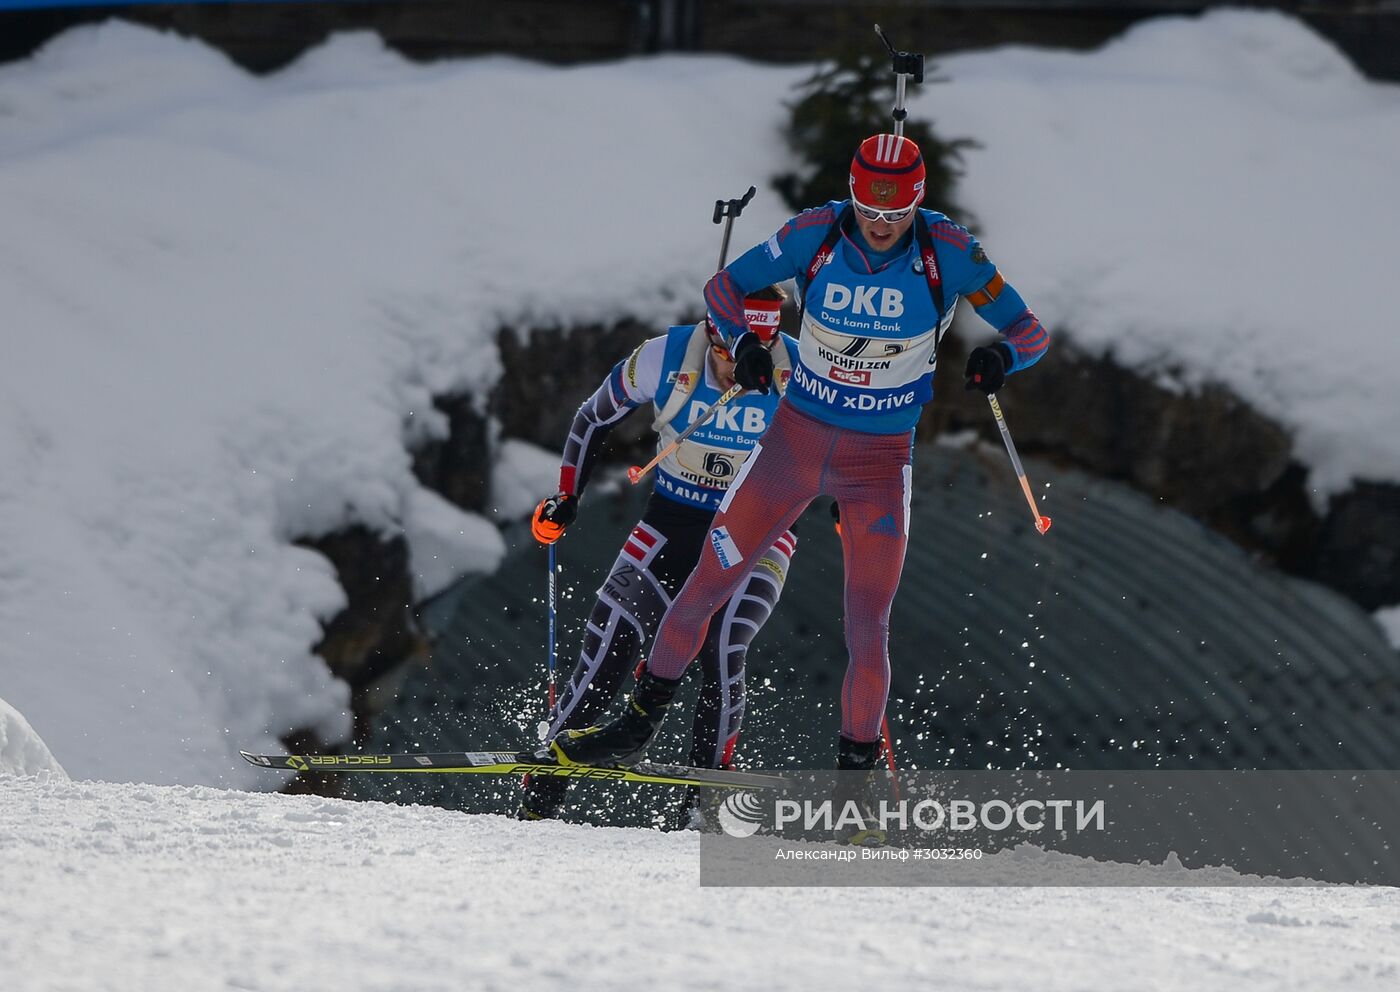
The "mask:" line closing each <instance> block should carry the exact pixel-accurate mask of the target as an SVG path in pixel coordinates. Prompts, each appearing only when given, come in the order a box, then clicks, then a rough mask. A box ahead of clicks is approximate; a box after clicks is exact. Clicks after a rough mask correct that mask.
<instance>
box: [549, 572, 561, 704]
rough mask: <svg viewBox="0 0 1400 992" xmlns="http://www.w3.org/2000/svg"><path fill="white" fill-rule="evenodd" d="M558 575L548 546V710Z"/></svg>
mask: <svg viewBox="0 0 1400 992" xmlns="http://www.w3.org/2000/svg"><path fill="white" fill-rule="evenodd" d="M558 574H559V570H558V559H557V558H555V555H554V545H552V544H551V545H550V546H549V669H548V670H549V708H550V710H551V712H552V711H553V710H554V656H555V648H554V645H555V640H554V618H555V613H556V611H555V587H554V580H555V576H557V575H558Z"/></svg>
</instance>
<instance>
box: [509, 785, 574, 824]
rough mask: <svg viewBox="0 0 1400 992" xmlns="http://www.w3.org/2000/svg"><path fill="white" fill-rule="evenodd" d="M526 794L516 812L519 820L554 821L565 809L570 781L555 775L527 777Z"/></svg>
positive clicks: (521, 798)
mask: <svg viewBox="0 0 1400 992" xmlns="http://www.w3.org/2000/svg"><path fill="white" fill-rule="evenodd" d="M524 789H525V794H524V795H522V796H521V797H520V805H519V806H518V807H517V808H516V810H515V818H516V819H517V820H553V819H556V818H557V817H558V816H559V811H560V810H561V809H563V808H564V796H565V794H566V793H567V792H568V791H569V780H568V779H567V778H562V777H559V776H555V775H526V776H525V783H524Z"/></svg>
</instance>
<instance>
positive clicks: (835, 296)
mask: <svg viewBox="0 0 1400 992" xmlns="http://www.w3.org/2000/svg"><path fill="white" fill-rule="evenodd" d="M877 293H878V294H879V296H880V306H879V309H878V310H877V309H876V307H875V295H876V294H877ZM822 306H823V307H825V308H826V309H827V310H831V311H836V310H845V309H847V308H848V307H849V308H850V311H851V313H853V314H862V313H863V314H868V315H869V316H871V317H900V316H903V314H904V294H903V293H902V292H900V291H899V290H897V289H891V288H890V287H888V286H886V287H884V288H881V287H879V286H857V287H855V289H852V288H851V287H849V286H842V285H841V284H840V283H838V282H829V283H827V284H826V298H825V299H823V300H822Z"/></svg>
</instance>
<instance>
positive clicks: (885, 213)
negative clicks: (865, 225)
mask: <svg viewBox="0 0 1400 992" xmlns="http://www.w3.org/2000/svg"><path fill="white" fill-rule="evenodd" d="M851 206H853V207H855V208H856V213H858V214H860V215H861V216H862V217H864V218H865V219H866V220H882V221H884V222H885V223H886V224H898V223H899V222H900V221H902V220H903V219H904V218H906V217H908V216H909V215H910V214H911V213H913V212H914V208H915V207H917V206H918V204H917V203H915V204H913V205H912V206H908V207H901V208H900V209H899V210H876V209H875V208H874V207H867V206H866V205H865V204H864V203H861V202H860V201H859V200H857V199H856V198H855V197H851Z"/></svg>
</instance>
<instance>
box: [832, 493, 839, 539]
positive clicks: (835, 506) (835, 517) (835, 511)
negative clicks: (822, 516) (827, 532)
mask: <svg viewBox="0 0 1400 992" xmlns="http://www.w3.org/2000/svg"><path fill="white" fill-rule="evenodd" d="M831 526H833V527H835V528H836V533H838V534H840V533H841V504H840V503H838V502H836V500H832V501H831Z"/></svg>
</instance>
